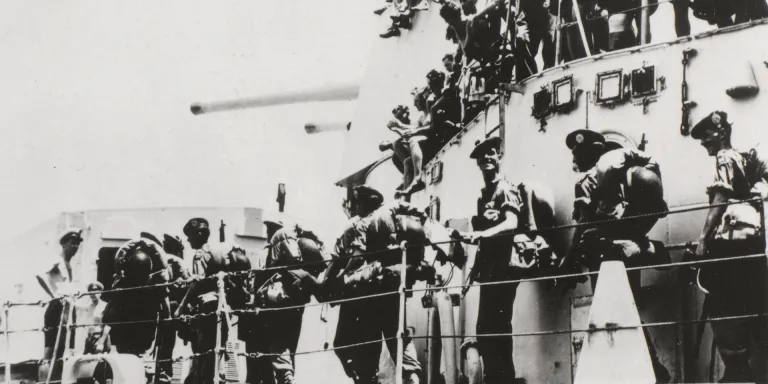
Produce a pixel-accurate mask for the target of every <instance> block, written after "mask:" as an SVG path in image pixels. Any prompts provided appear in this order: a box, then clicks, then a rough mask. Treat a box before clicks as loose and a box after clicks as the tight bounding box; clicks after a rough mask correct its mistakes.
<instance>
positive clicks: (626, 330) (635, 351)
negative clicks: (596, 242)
mask: <svg viewBox="0 0 768 384" xmlns="http://www.w3.org/2000/svg"><path fill="white" fill-rule="evenodd" d="M598 277H599V278H598V280H597V287H595V294H594V296H593V299H592V308H591V309H590V311H589V329H600V331H594V332H589V334H588V336H587V340H586V343H585V344H584V349H583V350H582V351H581V356H580V357H579V365H578V368H577V370H576V378H575V380H574V383H575V384H581V383H625V382H631V383H648V384H651V383H655V382H656V376H655V374H654V372H653V365H652V363H651V355H650V353H649V351H648V345H647V344H646V341H645V336H644V334H643V329H642V327H641V323H640V315H639V314H638V312H637V305H635V299H634V297H633V296H632V289H631V288H630V286H629V279H628V278H627V270H626V268H624V262H622V261H604V262H603V263H602V264H601V265H600V274H599V275H598Z"/></svg>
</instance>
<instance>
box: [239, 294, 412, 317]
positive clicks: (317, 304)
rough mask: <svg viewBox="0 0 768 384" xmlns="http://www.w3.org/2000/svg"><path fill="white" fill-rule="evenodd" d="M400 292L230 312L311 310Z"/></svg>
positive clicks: (256, 312)
mask: <svg viewBox="0 0 768 384" xmlns="http://www.w3.org/2000/svg"><path fill="white" fill-rule="evenodd" d="M397 294H398V292H396V291H393V292H384V293H376V294H372V295H365V296H359V297H351V298H347V299H338V300H329V301H323V302H317V303H308V304H303V305H291V306H288V307H279V308H253V309H233V310H229V311H228V312H229V313H234V314H236V315H239V314H243V313H255V314H258V313H261V312H274V311H282V310H287V309H300V308H311V307H320V306H323V305H326V304H339V303H347V302H350V301H358V300H365V299H372V298H376V297H383V296H392V295H397Z"/></svg>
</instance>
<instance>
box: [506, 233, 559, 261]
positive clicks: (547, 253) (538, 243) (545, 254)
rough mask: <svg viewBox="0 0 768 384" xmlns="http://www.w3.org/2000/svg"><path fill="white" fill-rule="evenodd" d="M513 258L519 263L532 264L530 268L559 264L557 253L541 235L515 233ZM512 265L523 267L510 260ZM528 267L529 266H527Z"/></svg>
mask: <svg viewBox="0 0 768 384" xmlns="http://www.w3.org/2000/svg"><path fill="white" fill-rule="evenodd" d="M511 259H512V260H515V261H517V262H518V263H519V264H524V265H531V266H530V267H528V268H542V269H543V268H551V267H555V266H556V265H557V255H556V254H555V252H554V251H553V250H552V248H551V247H550V246H549V244H548V243H547V241H546V240H544V238H543V237H541V236H538V235H537V236H536V237H534V238H533V239H531V237H530V236H528V235H524V234H520V235H515V237H514V239H513V247H512V258H511ZM509 266H510V267H512V268H521V267H520V266H519V265H515V264H514V262H510V265H509ZM526 269H527V268H526Z"/></svg>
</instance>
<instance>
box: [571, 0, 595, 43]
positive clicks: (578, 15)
mask: <svg viewBox="0 0 768 384" xmlns="http://www.w3.org/2000/svg"><path fill="white" fill-rule="evenodd" d="M571 6H572V7H573V10H574V11H575V12H576V22H577V23H578V25H579V34H581V41H582V44H583V45H584V52H586V53H587V57H589V56H592V50H591V49H589V42H588V41H587V33H586V32H585V31H584V23H583V22H582V18H581V8H579V4H578V3H577V2H576V0H571Z"/></svg>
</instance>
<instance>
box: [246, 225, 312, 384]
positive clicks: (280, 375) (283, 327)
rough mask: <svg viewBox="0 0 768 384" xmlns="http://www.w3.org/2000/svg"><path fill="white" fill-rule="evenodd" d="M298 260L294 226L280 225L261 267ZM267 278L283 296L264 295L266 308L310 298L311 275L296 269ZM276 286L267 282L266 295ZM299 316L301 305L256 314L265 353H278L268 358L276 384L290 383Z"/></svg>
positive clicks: (300, 259)
mask: <svg viewBox="0 0 768 384" xmlns="http://www.w3.org/2000/svg"><path fill="white" fill-rule="evenodd" d="M302 261H303V258H302V255H301V251H300V249H299V244H298V234H297V232H296V228H295V227H290V228H289V227H283V228H281V229H279V230H277V232H275V233H274V234H273V235H272V237H271V238H270V240H269V255H268V257H267V262H266V265H265V267H266V268H274V267H287V266H291V265H295V264H299V263H301V262H302ZM270 279H271V280H273V282H274V283H275V284H277V283H279V284H281V285H282V290H281V295H284V297H283V299H279V300H277V302H274V300H270V299H269V298H265V299H264V300H263V301H264V304H265V305H266V306H267V307H273V308H279V307H283V306H295V305H303V304H306V303H308V302H309V301H310V299H311V294H312V293H313V291H312V283H311V280H312V276H311V275H309V274H308V273H307V272H306V271H304V270H301V269H296V270H289V271H284V272H278V273H277V274H274V275H273V276H272V277H271V278H270ZM308 281H309V282H308ZM276 287H277V285H267V287H266V289H267V292H266V295H267V296H269V295H270V293H269V291H270V290H273V289H277V290H279V289H278V288H276ZM303 315H304V308H296V309H287V310H281V311H270V312H263V313H261V314H259V315H258V317H260V318H261V319H260V320H258V322H259V324H260V325H261V326H262V327H263V335H264V336H266V337H267V340H265V342H266V344H265V345H264V347H265V348H266V351H265V352H267V353H270V354H279V355H278V356H275V357H270V358H269V361H270V362H271V364H272V372H273V374H274V376H275V379H276V382H277V383H278V384H290V383H293V382H294V370H295V368H294V364H295V359H294V354H295V353H296V347H297V345H298V343H299V335H300V334H301V324H302V317H303Z"/></svg>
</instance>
